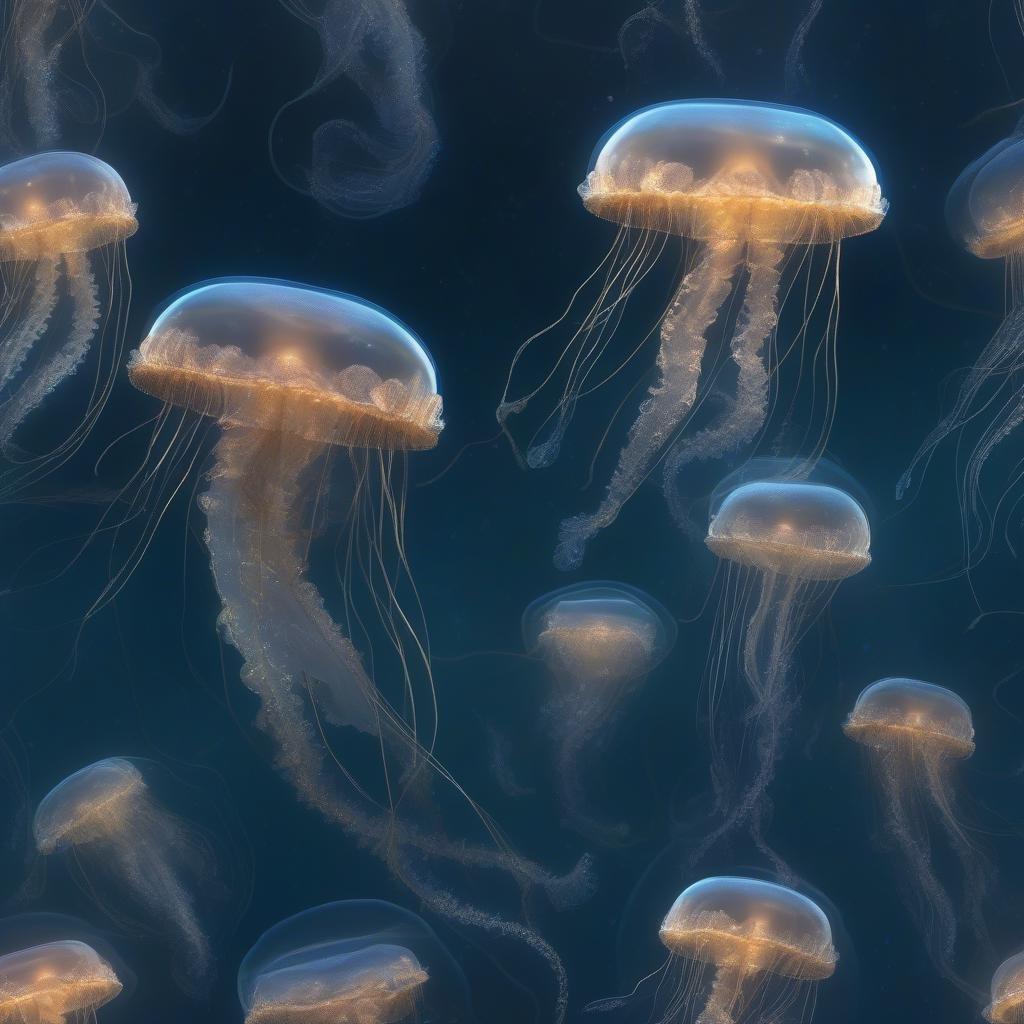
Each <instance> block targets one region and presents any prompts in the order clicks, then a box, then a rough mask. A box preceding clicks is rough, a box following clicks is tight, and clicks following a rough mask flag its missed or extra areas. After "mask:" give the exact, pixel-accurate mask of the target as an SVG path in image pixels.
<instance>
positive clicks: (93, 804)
mask: <svg viewBox="0 0 1024 1024" xmlns="http://www.w3.org/2000/svg"><path fill="white" fill-rule="evenodd" d="M141 767H145V765H144V763H141V762H140V763H135V762H133V761H131V760H129V759H128V758H124V757H111V758H107V759H106V760H103V761H97V762H96V763H95V764H90V765H87V766H86V767H85V768H81V769H79V770H78V771H77V772H75V773H74V774H73V775H69V776H68V777H67V778H66V779H64V780H63V781H62V782H60V783H59V784H58V785H57V786H55V787H54V788H53V789H52V790H51V791H50V792H49V793H48V794H47V795H46V796H45V797H44V798H43V799H42V800H41V801H40V803H39V807H38V808H37V809H36V815H35V820H34V822H33V833H34V835H35V841H36V847H37V849H38V850H39V852H40V853H42V854H44V855H50V854H54V853H57V852H67V853H68V854H69V855H70V858H71V860H72V862H73V865H74V867H75V869H76V870H77V871H78V872H79V873H80V875H81V881H82V883H83V887H84V888H85V890H86V891H87V892H88V893H89V894H90V895H91V896H93V897H94V898H95V899H96V900H99V901H102V902H101V906H102V907H103V908H104V909H105V910H106V911H107V912H108V913H110V914H111V916H113V917H124V916H131V917H133V918H135V919H140V918H141V919H144V921H145V923H146V926H147V927H148V928H150V929H152V930H156V931H158V932H160V933H161V934H162V933H165V932H166V933H169V934H170V936H171V938H170V941H169V945H171V946H172V947H173V948H174V949H175V950H177V951H179V960H180V963H179V964H178V965H177V974H178V975H179V977H180V980H181V981H182V983H183V985H184V986H185V987H186V988H189V989H191V990H193V991H197V992H201V991H203V990H204V989H205V987H206V985H207V984H208V982H209V980H210V973H211V970H212V956H211V950H210V940H209V937H208V935H207V931H206V929H205V928H204V926H203V924H202V922H201V919H200V915H201V912H203V911H209V910H210V907H209V905H208V901H206V900H203V899H202V892H203V887H204V885H205V884H206V883H207V882H208V880H209V876H211V875H212V874H213V873H214V872H215V870H216V864H215V863H214V859H213V856H212V852H211V849H210V847H209V844H208V843H206V842H205V840H204V838H203V836H202V834H201V832H199V831H198V830H197V829H196V828H195V827H194V826H193V825H191V824H190V823H189V822H187V821H185V820H184V819H183V818H180V817H178V816H177V815H175V814H173V813H172V812H171V811H169V810H168V809H167V808H166V807H164V806H162V805H161V804H160V803H159V802H158V801H157V800H156V799H154V797H153V795H152V793H151V791H150V787H149V786H148V785H147V782H146V779H145V777H144V774H143V771H142V770H140V768H141ZM115 893H116V896H113V895H111V896H108V895H106V894H115ZM122 907H125V908H127V910H126V911H125V912H124V913H122V910H121V909H120V908H122Z"/></svg>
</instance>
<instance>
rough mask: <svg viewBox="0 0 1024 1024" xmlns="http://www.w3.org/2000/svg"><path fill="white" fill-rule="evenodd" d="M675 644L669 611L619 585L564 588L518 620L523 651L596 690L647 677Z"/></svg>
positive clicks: (651, 599) (578, 584) (534, 606)
mask: <svg viewBox="0 0 1024 1024" xmlns="http://www.w3.org/2000/svg"><path fill="white" fill-rule="evenodd" d="M675 638H676V624H675V621H674V620H673V619H672V617H671V616H670V615H669V613H668V611H667V610H666V609H665V608H664V607H663V606H662V605H661V604H659V603H658V602H657V601H655V600H654V599H653V598H651V597H649V596H648V595H646V594H644V593H642V592H641V591H639V590H636V589H634V588H633V587H630V586H627V585H626V584H623V583H609V582H604V581H600V582H588V583H577V584H574V585H573V586H569V587H564V588H562V589H560V590H555V591H553V592H552V593H550V594H545V595H544V596H543V597H541V598H538V599H537V600H536V601H534V602H533V604H531V605H530V606H529V608H527V609H526V612H525V613H524V615H523V640H524V642H525V645H526V649H527V650H528V651H530V652H531V653H534V654H537V655H538V656H540V657H542V658H544V659H545V660H546V661H548V662H549V663H550V664H551V665H552V667H553V668H555V670H556V671H559V670H562V671H565V672H567V673H568V674H569V676H570V677H571V678H574V679H575V678H579V679H585V680H587V681H592V682H594V683H597V684H599V683H600V682H601V681H602V680H606V681H615V680H620V679H623V678H635V677H637V676H640V675H643V674H645V673H647V672H650V671H651V669H653V668H654V667H655V666H656V665H657V664H658V663H659V662H661V660H662V659H663V658H664V657H665V656H666V655H667V654H668V652H669V651H670V650H671V649H672V646H673V644H674V643H675Z"/></svg>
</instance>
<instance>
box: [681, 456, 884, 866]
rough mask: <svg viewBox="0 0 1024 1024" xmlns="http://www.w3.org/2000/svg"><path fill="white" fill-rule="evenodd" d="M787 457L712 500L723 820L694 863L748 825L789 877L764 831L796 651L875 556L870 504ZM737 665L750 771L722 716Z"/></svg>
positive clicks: (716, 749)
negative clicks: (846, 582) (768, 475)
mask: <svg viewBox="0 0 1024 1024" xmlns="http://www.w3.org/2000/svg"><path fill="white" fill-rule="evenodd" d="M787 465H788V466H789V467H790V470H791V471H792V472H794V473H795V472H798V471H799V469H800V464H799V463H786V462H785V461H784V460H783V461H782V462H781V463H780V464H779V466H778V467H777V471H778V474H779V475H777V476H775V477H774V478H772V479H762V480H753V481H750V482H745V483H740V484H739V485H738V486H735V487H732V488H731V489H730V487H729V482H730V479H731V478H727V480H726V482H725V486H724V487H723V491H724V494H723V495H722V497H721V499H720V503H717V504H716V503H715V502H714V501H713V504H712V509H711V521H710V524H709V526H708V535H707V541H706V543H707V546H708V547H709V548H710V549H711V550H712V551H713V552H714V553H715V554H716V555H717V556H718V557H719V558H720V559H722V560H723V562H724V563H725V570H726V571H725V580H724V583H723V585H722V602H721V605H720V608H719V611H718V615H717V617H716V624H715V631H716V634H717V636H716V638H715V639H714V640H713V642H712V644H711V645H710V652H709V657H708V669H707V672H708V676H709V679H708V684H707V685H708V690H709V693H708V701H709V707H710V709H711V723H710V724H711V741H712V780H713V782H714V786H715V791H716V797H717V803H718V807H719V810H720V812H721V814H722V821H721V823H720V824H719V825H718V826H717V827H716V828H715V829H713V830H712V831H711V832H710V833H709V834H708V835H707V836H706V837H705V839H704V841H703V842H702V843H700V844H699V845H698V846H697V848H696V850H695V852H694V854H693V861H692V862H693V863H694V864H696V863H697V862H698V861H699V860H700V859H701V858H702V857H703V856H704V855H705V854H706V853H707V852H708V850H710V849H711V847H712V846H713V845H714V844H715V843H717V842H718V841H719V840H720V839H722V838H724V837H725V836H727V835H728V834H729V833H731V832H732V831H733V830H734V829H736V828H738V827H740V826H744V825H745V826H747V828H748V829H749V830H750V833H751V836H752V838H753V839H754V841H755V843H756V844H757V845H758V848H759V849H760V850H761V851H762V853H764V854H765V855H766V856H768V857H769V858H770V859H771V860H772V862H773V864H774V866H775V868H776V870H777V871H779V873H780V874H781V875H782V876H783V877H787V876H788V868H787V867H786V865H785V863H784V862H783V861H782V860H781V858H779V857H778V855H777V854H776V853H775V852H774V851H773V850H772V849H771V847H770V846H768V844H767V843H766V842H765V840H764V835H763V831H764V826H765V822H766V818H767V815H768V812H769V806H768V788H769V785H770V783H771V781H772V779H773V777H774V775H775V769H776V766H777V764H778V761H779V758H780V757H781V754H782V751H783V748H784V745H785V741H786V738H787V734H788V731H789V727H790V721H791V718H792V716H793V713H794V710H795V708H796V704H797V695H796V692H795V689H794V686H793V682H792V678H791V677H792V675H793V658H794V655H795V652H796V648H797V644H798V643H799V640H800V638H801V636H802V635H803V634H804V632H805V631H806V629H807V626H808V625H809V623H810V622H812V621H813V620H814V618H815V617H816V616H817V615H818V614H820V613H821V611H822V610H823V609H824V608H825V607H826V606H827V604H828V602H829V600H830V599H831V597H832V595H833V593H834V592H835V589H836V587H837V586H838V584H839V582H840V581H841V580H843V579H846V578H847V577H849V576H853V575H854V574H856V573H858V572H860V571H861V570H862V569H864V568H865V567H866V566H867V565H868V564H869V563H870V561H871V555H870V545H871V529H870V526H869V525H868V520H867V516H866V514H865V512H864V509H863V508H862V506H861V505H860V504H859V503H858V502H857V501H856V500H855V499H854V498H853V497H852V496H851V495H850V494H848V493H847V492H846V491H844V490H840V489H839V488H838V487H833V486H830V485H828V484H824V483H814V482H810V481H808V480H799V479H792V478H789V479H787V478H786V477H785V475H784V474H785V469H786V467H787ZM769 466H770V462H769V461H768V460H765V461H764V462H763V463H762V464H761V468H762V469H768V468H769ZM825 468H826V467H823V468H822V470H821V471H820V472H822V474H824V469H825ZM741 478H742V477H741ZM734 661H735V664H734V663H733V662H734ZM733 673H735V674H736V675H738V676H740V677H741V678H742V679H743V681H744V683H745V684H746V687H747V690H748V695H749V703H748V706H747V708H746V709H745V711H744V712H742V713H740V714H741V720H742V721H743V723H744V740H743V742H742V744H741V748H742V749H743V750H749V751H750V755H749V759H752V761H753V765H752V767H751V768H749V770H748V769H747V768H746V767H745V765H744V762H745V760H747V759H746V758H742V757H739V755H737V754H736V753H735V752H734V751H733V750H731V749H730V748H729V747H728V745H727V743H726V742H725V740H724V734H723V730H722V729H721V723H719V722H718V721H717V720H716V719H717V718H719V717H721V702H722V699H723V693H722V691H723V687H724V685H725V682H726V680H727V679H728V678H729V677H730V676H731V675H732V674H733ZM737 758H739V761H737ZM734 775H736V776H738V777H734Z"/></svg>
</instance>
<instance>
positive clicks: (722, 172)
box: [497, 100, 885, 569]
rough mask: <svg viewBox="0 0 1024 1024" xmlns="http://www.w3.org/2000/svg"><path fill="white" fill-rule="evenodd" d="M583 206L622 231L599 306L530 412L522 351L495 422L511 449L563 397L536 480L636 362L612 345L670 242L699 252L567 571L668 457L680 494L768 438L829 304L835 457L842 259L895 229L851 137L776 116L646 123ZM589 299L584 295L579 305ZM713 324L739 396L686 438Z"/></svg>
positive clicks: (601, 151)
mask: <svg viewBox="0 0 1024 1024" xmlns="http://www.w3.org/2000/svg"><path fill="white" fill-rule="evenodd" d="M579 191H580V195H581V196H582V197H583V204H584V206H585V207H586V208H587V210H589V211H590V212H591V213H593V214H594V215H595V216H597V217H601V218H603V219H605V220H611V221H613V222H615V223H617V224H618V225H619V231H618V234H617V236H616V238H615V240H614V242H613V243H612V248H611V250H610V252H609V253H608V255H607V256H606V257H605V259H604V260H603V261H602V263H601V265H600V267H599V268H598V270H597V271H595V272H594V274H593V275H591V277H595V276H597V275H599V274H603V277H602V284H601V285H600V288H599V293H598V296H597V299H596V300H595V301H594V304H593V305H592V307H591V308H590V310H589V311H587V312H586V313H585V314H584V316H583V319H582V322H581V323H580V326H579V327H578V328H577V329H576V331H575V332H574V334H573V336H572V338H571V340H570V342H569V344H568V346H567V348H566V349H565V350H564V351H563V352H562V354H561V355H560V356H559V357H558V359H557V361H556V364H555V366H554V367H553V368H552V369H551V370H550V372H549V373H548V374H547V375H546V376H545V377H544V379H543V380H542V382H541V383H540V384H539V385H538V386H537V387H535V388H534V389H533V390H531V391H528V392H527V393H526V394H525V395H522V396H521V397H512V396H511V395H510V392H511V382H512V376H513V374H514V373H515V371H516V366H517V364H518V363H519V362H520V360H521V359H522V358H523V357H524V355H525V352H526V349H527V348H528V347H529V346H530V345H531V343H532V342H533V341H534V340H535V339H536V338H537V337H540V335H535V336H534V337H533V338H531V339H529V340H528V341H527V342H525V343H524V344H523V345H522V346H520V349H519V351H518V352H517V353H516V356H515V358H514V359H513V362H512V369H511V370H510V374H509V382H508V383H507V384H506V387H505V392H504V395H503V396H502V401H501V404H500V405H499V406H498V410H497V417H498V422H499V423H500V424H501V425H502V427H503V429H505V430H506V433H508V419H509V417H510V416H511V415H512V414H518V413H522V412H523V411H524V410H525V409H526V407H527V405H528V404H529V403H530V402H531V401H532V400H533V399H535V398H537V397H538V396H539V395H540V394H541V393H542V392H547V391H548V390H549V389H550V388H552V387H556V386H557V385H558V383H559V382H561V386H562V392H561V395H560V396H559V397H558V398H557V399H556V401H555V403H554V408H553V410H552V411H551V412H550V414H549V415H547V417H546V418H545V419H544V422H543V423H542V424H541V426H540V428H539V429H538V430H537V432H536V433H535V435H534V438H533V440H532V442H531V446H530V448H529V450H528V452H527V456H526V462H527V464H528V465H530V466H533V467H536V466H546V465H548V464H549V463H551V462H552V461H553V460H554V459H555V458H556V456H557V455H558V452H559V449H560V447H561V444H562V439H563V436H564V434H565V431H566V429H567V428H568V426H569V423H570V421H571V419H572V417H573V414H574V413H575V411H576V407H577V405H578V403H579V402H580V401H581V400H582V399H583V398H584V397H585V396H586V395H587V394H589V393H590V392H591V391H593V390H596V389H597V388H599V387H601V386H602V384H603V383H604V382H605V380H607V375H606V370H608V367H607V363H606V360H605V359H603V358H602V357H604V356H605V355H606V351H607V350H608V349H612V351H611V352H610V353H609V355H610V356H611V362H612V367H611V369H610V370H608V373H609V374H610V373H614V372H615V370H616V369H617V368H618V367H621V366H622V365H624V364H625V363H626V362H627V361H628V360H629V359H630V358H631V355H630V353H629V352H628V351H626V352H622V351H618V350H617V349H615V348H614V347H613V342H614V341H615V338H616V336H617V331H618V327H619V325H620V323H621V322H622V319H623V316H624V311H625V306H626V304H627V302H628V300H629V298H630V296H631V294H632V293H633V292H634V291H635V290H636V289H637V288H638V287H639V285H640V284H641V282H642V281H643V279H644V278H645V277H646V276H647V274H648V273H649V271H650V270H651V268H652V267H653V265H654V264H655V262H656V261H657V259H658V257H659V256H660V255H661V254H662V253H663V252H664V250H665V249H666V247H667V240H668V238H670V237H672V236H677V237H680V238H683V239H687V240H692V241H694V242H696V243H697V249H696V252H695V254H694V256H693V258H692V260H691V261H690V262H689V263H688V267H689V269H688V270H687V272H686V273H685V274H684V275H683V278H682V280H681V281H680V282H679V284H678V286H677V288H676V290H675V292H674V295H673V296H672V298H671V300H670V302H669V304H668V306H667V308H666V309H665V312H664V315H663V317H662V319H661V321H660V326H659V328H658V330H659V332H660V347H659V351H658V360H657V373H656V377H655V380H654V382H653V383H652V384H651V386H650V388H649V390H648V392H647V395H646V397H645V398H644V399H643V401H642V402H641V403H640V407H639V410H638V412H637V417H636V420H635V421H634V423H633V425H632V427H631V428H630V430H629V436H628V439H627V441H626V444H625V446H624V447H623V449H622V451H621V453H620V456H619V461H618V465H617V466H616V468H615V470H614V472H613V474H612V478H611V481H610V482H609V484H608V487H607V489H606V491H605V494H604V497H603V499H602V500H601V502H600V504H599V506H598V508H597V510H596V511H595V512H593V513H590V514H587V515H579V516H574V517H572V518H570V519H567V520H565V521H564V522H563V523H562V527H561V531H560V535H559V541H558V546H557V549H556V553H555V564H556V566H558V567H559V568H561V569H572V568H575V567H577V566H578V565H579V564H580V562H581V561H582V559H583V555H584V549H585V547H586V544H587V543H588V541H590V540H591V539H592V538H593V537H594V536H596V535H597V533H598V532H599V531H600V530H602V529H604V528H605V527H607V526H609V525H611V524H612V523H613V522H614V521H615V519H616V517H617V516H618V514H619V512H620V510H621V509H622V507H623V505H624V504H625V503H626V502H627V501H628V500H629V498H630V497H631V496H632V494H633V493H634V492H635V491H636V489H637V488H638V487H639V486H640V485H641V484H642V483H643V482H644V480H645V479H646V478H647V477H648V475H649V474H650V473H651V472H652V470H653V469H654V468H655V466H656V464H657V462H658V460H659V459H660V458H661V456H662V455H663V454H664V453H665V452H666V451H668V450H670V455H669V459H670V466H671V470H670V472H669V473H668V474H667V478H668V479H670V480H672V481H674V480H675V479H676V477H677V475H678V473H679V469H680V468H681V466H682V465H684V464H685V463H686V462H688V461H692V460H694V459H710V458H718V457H720V456H722V455H725V454H728V453H730V452H733V451H736V450H738V449H739V448H741V447H743V446H744V445H748V444H750V443H751V442H752V441H753V440H754V439H755V438H756V437H757V436H758V434H759V433H760V432H761V431H762V428H764V426H765V423H766V418H767V416H768V411H769V408H770V390H771V388H772V386H773V385H772V382H773V380H774V379H776V378H777V375H778V369H779V366H780V364H781V363H782V361H783V360H784V359H785V358H786V356H787V354H788V353H789V352H790V351H791V350H796V351H797V353H799V352H800V351H801V350H802V349H803V348H804V347H805V345H806V343H807V338H808V330H809V323H810V320H811V316H812V313H813V311H814V308H815V307H816V306H817V304H818V302H819V300H821V299H822V297H823V296H824V297H825V301H826V302H827V305H828V309H827V315H826V318H825V324H824V329H823V337H822V345H823V346H824V350H823V352H821V353H820V354H819V358H818V364H820V365H821V366H822V367H824V372H825V374H826V386H825V393H826V397H825V400H824V408H823V410H821V417H822V422H821V428H820V433H821V437H820V439H819V441H818V442H817V443H818V444H822V443H823V442H824V439H825V438H826V437H827V433H828V429H829V426H830V423H831V419H832V416H833V415H834V405H835V387H836V380H835V369H834V361H835V351H834V348H835V340H836V316H837V314H838V268H839V244H840V241H841V240H842V239H843V238H846V237H848V236H850V235H858V234H863V233H864V232H868V231H871V230H873V229H874V228H875V227H877V226H878V224H879V223H880V222H881V220H882V217H883V216H884V214H885V202H884V200H883V199H882V196H881V190H880V188H879V184H878V177H877V174H876V172H875V167H874V165H873V164H872V162H871V160H870V158H869V157H868V155H867V153H866V152H865V151H864V150H863V148H862V147H861V146H860V145H859V143H857V142H856V140H855V139H853V137H852V136H850V135H849V133H847V132H846V131H845V130H844V129H842V128H841V127H839V125H837V124H835V123H833V122H832V121H829V120H828V119H826V118H824V117H821V116H819V115H817V114H812V113H810V112H808V111H806V110H799V109H796V108H791V107H779V106H774V105H772V104H768V103H748V102H733V101H728V100H686V101H676V102H671V103H662V104H659V105H658V106H654V107H648V108H646V109H644V110H641V111H639V112H638V113H636V114H633V115H631V116H630V117H628V118H626V119H625V120H624V121H622V122H621V123H620V124H618V125H616V126H615V127H614V128H613V129H612V130H611V131H610V132H608V134H607V135H605V137H604V138H603V139H602V140H601V141H600V142H599V143H598V146H597V148H596V150H595V151H594V156H593V159H592V161H591V166H590V171H589V173H588V174H587V177H586V179H585V180H584V182H583V184H582V185H580V188H579ZM815 246H822V247H827V257H826V260H825V271H824V272H823V274H822V277H821V279H820V280H819V281H818V282H817V283H813V282H812V281H811V279H810V278H809V277H808V279H807V281H806V283H805V284H804V285H798V286H797V288H796V290H797V291H798V294H799V293H801V292H802V293H803V295H804V306H803V309H802V313H801V316H800V317H799V318H798V320H799V321H800V327H799V329H798V330H797V331H796V333H795V335H794V337H792V338H789V339H786V340H785V341H779V340H778V339H776V336H775V335H776V325H777V322H778V316H779V308H778V307H779V293H780V290H781V291H782V293H783V294H785V293H786V292H788V291H790V290H792V288H793V282H792V281H788V282H787V280H786V278H785V272H786V269H787V264H788V263H789V261H790V258H791V257H792V262H793V267H792V270H793V272H794V274H799V273H800V272H801V271H802V270H804V269H805V268H810V267H811V266H812V264H813V259H812V253H811V251H810V250H811V248H812V247H815ZM829 267H834V269H835V273H836V277H835V281H834V283H833V284H827V271H828V269H829ZM582 291H583V286H581V288H580V289H579V290H578V291H577V295H579V294H580V293H581V292H582ZM574 299H575V296H574ZM733 306H735V307H736V308H737V309H738V313H737V314H736V315H735V316H734V315H733V313H732V312H731V310H732V307H733ZM570 308H571V306H570ZM568 312H569V311H568V310H567V311H566V315H568ZM562 319H565V316H563V318H562ZM559 323H561V320H560V321H559ZM716 324H719V325H720V333H721V335H722V340H723V346H724V345H728V347H729V349H730V350H731V354H732V359H733V362H734V364H735V373H736V377H735V391H734V393H733V394H732V395H731V396H730V397H729V398H728V401H727V404H726V408H725V410H724V412H722V413H721V414H720V416H718V417H717V418H714V419H712V420H711V421H710V422H708V423H707V424H706V425H705V426H703V427H702V428H701V429H700V430H699V431H697V432H690V433H688V434H686V433H684V430H686V428H687V425H688V421H689V419H690V417H691V413H693V412H694V411H695V408H696V404H697V403H699V402H701V401H702V395H705V394H706V393H707V391H708V389H707V388H705V389H702V388H701V387H700V381H701V374H702V365H703V363H704V362H705V361H706V360H705V348H706V346H707V344H708V340H709V338H710V332H711V330H712V328H713V327H714V326H715V325H716ZM541 333H542V334H543V333H545V332H541ZM642 341H643V339H641V341H640V344H638V345H637V348H636V349H635V350H634V354H635V351H638V350H639V347H640V346H641V345H642ZM633 344H636V343H635V342H631V344H630V347H632V345H633ZM797 358H799V355H798V357H797ZM707 372H708V373H709V375H710V367H709V369H708V371H707ZM602 378H603V379H602ZM712 390H714V389H712ZM788 402H789V400H788V399H786V400H784V404H787V405H788ZM509 436H510V437H511V434H510V435H509ZM513 443H514V442H513ZM517 450H518V449H517Z"/></svg>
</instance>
